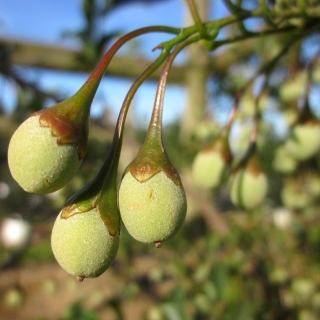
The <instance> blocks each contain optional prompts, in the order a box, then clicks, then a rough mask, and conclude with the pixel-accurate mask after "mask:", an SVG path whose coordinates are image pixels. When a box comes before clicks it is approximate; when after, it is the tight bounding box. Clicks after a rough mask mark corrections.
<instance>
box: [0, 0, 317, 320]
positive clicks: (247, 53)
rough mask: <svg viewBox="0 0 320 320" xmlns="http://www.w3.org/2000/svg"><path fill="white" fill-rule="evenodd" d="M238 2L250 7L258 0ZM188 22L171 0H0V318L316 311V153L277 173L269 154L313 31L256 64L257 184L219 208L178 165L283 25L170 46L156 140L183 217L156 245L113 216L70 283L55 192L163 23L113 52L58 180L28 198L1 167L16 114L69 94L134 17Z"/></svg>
mask: <svg viewBox="0 0 320 320" xmlns="http://www.w3.org/2000/svg"><path fill="white" fill-rule="evenodd" d="M278 2H279V3H280V2H281V3H287V4H289V5H290V6H295V2H294V1H289V0H288V1H278ZM291 2H292V3H291ZM311 2H312V1H311ZM311 2H310V3H311ZM315 2H316V1H315ZM196 3H197V5H198V8H199V13H200V14H201V16H202V17H203V20H207V21H209V20H214V19H220V18H223V17H226V16H228V15H230V12H229V11H228V8H227V7H226V6H225V4H224V1H222V0H221V1H220V0H198V1H196ZM268 3H269V5H273V4H274V2H273V1H270V2H268ZM312 3H313V2H312ZM243 5H244V7H245V8H247V9H254V8H257V7H258V6H259V3H258V1H255V0H245V1H243ZM190 24H192V20H191V18H190V16H189V13H188V8H187V5H186V3H185V1H183V0H131V1H126V0H83V1H79V0H69V1H63V0H55V1H53V0H47V1H41V0H28V1H25V0H1V2H0V319H1V320H6V319H8V320H9V319H30V320H36V319H37V320H40V319H41V320H45V319H48V320H49V319H50V320H51V319H61V320H67V319H68V320H71V319H81V320H94V319H107V320H109V319H110V320H113V319H119V320H120V319H146V320H180V319H181V320H184V319H199V320H201V319H219V320H229V319H231V320H249V319H270V320H277V319H279V320H280V319H281V320H283V319H288V320H289V319H293V320H294V319H299V320H316V319H319V318H320V276H319V272H318V271H319V267H320V255H319V252H318V251H319V245H320V225H319V219H320V212H319V204H320V202H319V199H320V176H319V154H317V155H316V156H315V157H313V158H312V159H309V160H308V161H304V162H303V163H300V164H299V165H298V166H297V167H295V168H293V169H292V166H291V164H290V163H287V162H286V161H287V160H286V159H282V158H281V159H280V160H279V159H278V158H277V161H275V157H276V154H275V153H276V150H277V147H278V146H280V145H282V143H283V141H285V139H286V138H287V136H288V133H289V129H290V124H291V123H292V121H293V120H292V117H293V113H294V112H295V111H296V110H297V108H298V107H299V101H300V100H301V97H302V96H303V93H304V84H305V81H306V71H305V69H306V65H307V64H308V63H309V62H310V60H311V59H312V58H313V57H314V55H315V53H316V52H317V51H318V50H319V34H318V32H314V33H312V34H311V35H308V36H307V37H305V38H304V39H303V40H302V41H299V42H297V43H296V44H295V45H293V46H292V47H291V48H290V50H289V52H288V53H287V55H286V56H285V57H283V58H282V59H281V60H280V62H279V63H278V65H277V67H276V69H275V70H274V72H273V73H272V74H271V76H270V81H269V83H268V85H269V89H270V90H269V91H270V94H269V95H268V97H266V98H265V99H263V100H262V102H261V106H260V105H259V108H261V114H262V124H261V126H260V131H259V137H258V154H259V156H260V159H261V160H262V164H263V168H264V170H265V171H266V173H267V175H268V180H269V192H268V196H267V199H266V200H265V201H264V203H263V204H262V205H261V206H259V207H258V208H257V209H255V210H251V211H250V212H246V211H243V210H241V209H239V208H236V207H234V206H233V205H232V204H231V202H230V200H229V197H228V192H227V186H226V185H222V186H221V187H220V188H219V189H218V190H206V189H204V188H203V187H201V186H199V185H197V183H196V182H195V180H194V178H193V176H192V171H191V166H192V162H193V159H194V157H195V155H196V154H197V152H199V151H200V150H201V149H202V148H203V147H205V146H206V145H207V144H208V142H210V141H212V140H213V139H214V138H215V137H216V136H217V134H218V133H219V131H220V130H221V128H222V127H223V126H224V125H225V123H226V121H227V118H228V114H229V112H230V110H231V108H232V105H233V102H234V98H235V96H236V93H237V90H238V89H239V88H240V87H241V84H243V83H244V82H245V81H246V79H248V78H249V77H250V76H252V75H253V74H254V72H255V71H256V70H257V69H258V68H259V66H260V65H261V64H262V63H263V62H264V61H267V60H269V59H270V57H272V56H273V55H274V54H275V52H277V51H278V50H279V48H281V44H282V42H283V39H285V37H286V35H282V36H270V37H260V38H252V39H247V40H244V41H242V42H240V43H236V44H232V45H229V46H225V47H223V48H221V49H219V50H217V51H214V52H210V53H208V52H207V51H206V50H204V48H203V47H202V46H201V45H192V46H191V47H190V48H188V49H186V50H185V51H184V52H183V53H181V54H180V55H179V56H178V57H177V59H176V62H175V63H174V65H173V67H172V70H171V72H170V75H169V84H168V87H167V91H166V98H165V106H164V132H163V139H164V144H165V147H166V149H167V152H168V154H169V156H170V159H171V160H172V162H173V164H174V165H175V166H176V167H177V168H178V171H179V172H180V174H181V179H182V181H183V185H184V187H185V190H186V194H187V200H188V213H187V218H186V221H185V223H184V225H183V227H182V229H181V231H180V232H179V233H178V234H177V235H176V236H175V237H174V238H172V239H170V240H168V241H166V242H165V243H163V246H162V248H161V249H156V248H155V247H154V246H153V245H145V244H141V243H138V242H136V241H135V240H133V239H132V238H131V237H130V236H129V235H128V234H127V232H126V230H125V229H124V228H122V233H121V242H120V249H119V253H118V255H117V257H116V260H115V262H114V263H113V265H112V266H111V267H110V269H108V270H107V271H106V272H105V273H104V274H103V275H102V276H100V277H99V278H97V279H86V280H85V281H84V282H83V283H78V282H77V280H76V279H75V278H73V277H72V276H69V275H68V274H67V273H66V272H65V271H64V270H62V269H61V268H60V266H59V265H58V263H57V262H56V261H55V259H54V257H53V254H52V251H51V247H50V235H51V229H52V226H53V223H54V220H55V218H56V216H57V215H58V213H59V211H60V210H61V208H62V206H63V205H64V203H65V201H66V200H67V199H68V198H69V197H70V196H71V195H73V194H74V193H75V192H76V191H77V190H79V189H80V188H81V187H83V186H84V185H85V184H86V183H87V182H88V181H89V180H90V179H92V178H93V177H94V176H95V175H96V173H97V172H98V171H99V168H100V166H101V165H102V163H103V159H104V157H105V156H106V155H107V152H108V148H109V146H110V143H111V139H112V136H113V130H114V126H115V121H116V119H117V114H118V112H119V110H120V107H121V104H122V101H123V99H124V97H125V95H126V92H127V91H128V89H129V88H130V86H131V84H132V83H133V80H134V79H135V78H136V77H138V76H139V74H140V73H141V72H142V71H143V70H144V69H145V68H146V67H147V66H148V65H149V64H150V63H151V62H152V60H153V59H155V58H156V57H157V55H158V52H157V51H156V52H152V49H153V48H154V47H156V46H157V45H158V44H159V43H161V42H162V41H165V40H168V39H170V38H171V37H170V36H168V35H164V34H158V33H157V34H152V35H147V36H142V37H139V38H137V39H135V40H133V41H131V42H129V43H128V44H126V45H125V46H124V47H123V48H122V49H121V50H120V51H119V53H118V54H117V55H116V57H115V58H114V59H113V62H112V63H111V64H110V67H109V68H108V70H107V72H106V76H105V77H104V79H103V80H102V82H101V85H100V87H99V89H98V92H97V95H96V97H95V100H94V102H93V105H92V112H91V120H90V135H89V146H88V152H87V155H86V158H85V159H84V161H83V164H82V166H81V168H80V170H79V173H78V174H77V176H76V177H75V178H74V179H73V180H72V181H71V182H70V183H69V184H68V185H67V186H65V187H64V188H63V189H61V190H59V191H57V192H55V193H52V194H49V195H45V196H43V195H35V194H28V193H26V192H24V191H23V190H22V189H21V188H20V186H19V185H18V184H17V183H16V182H15V181H14V180H13V178H12V177H11V175H10V172H9V169H8V164H7V149H8V144H9V140H10V137H11V136H12V134H13V132H14V131H15V130H16V128H17V127H18V126H19V124H20V123H21V122H22V121H23V120H24V119H26V118H27V117H28V116H29V115H30V114H31V113H32V112H34V111H37V110H39V109H41V108H43V107H49V106H51V105H53V104H55V103H56V102H57V101H61V100H62V99H64V98H67V97H69V96H70V95H72V94H73V93H75V92H76V91H77V90H78V89H79V88H80V86H81V85H82V84H83V83H84V82H85V80H86V79H87V77H88V75H89V73H90V72H91V71H92V70H93V69H94V67H95V65H96V64H97V63H98V61H99V60H100V58H101V57H102V56H103V54H104V53H105V52H106V50H107V49H108V48H109V47H110V46H111V45H112V44H113V43H114V42H115V40H116V39H117V38H119V36H121V35H123V34H125V33H126V32H129V31H132V30H134V29H137V28H140V27H144V26H148V25H168V26H173V27H185V26H187V25H190ZM245 27H246V28H248V30H255V31H256V30H262V29H263V28H264V27H265V21H264V20H262V19H257V18H256V19H250V20H249V21H248V22H246V24H245ZM237 28H238V26H236V25H231V26H230V27H228V28H226V29H223V30H222V31H221V33H220V34H219V37H221V38H226V37H228V36H232V35H234V34H236V33H237V32H238V29H237ZM159 74H160V72H156V73H155V74H154V75H153V76H152V77H151V78H150V79H149V80H148V81H147V82H146V83H145V84H143V85H142V86H141V88H140V89H139V90H138V92H137V94H136V96H135V98H134V100H133V102H132V106H131V109H130V112H129V115H128V118H127V122H126V129H125V137H124V145H123V151H122V154H121V160H120V165H119V179H120V177H121V174H122V172H123V171H124V169H125V168H126V166H127V165H128V164H129V162H130V161H131V160H132V159H133V158H134V156H135V155H136V153H137V151H138V149H139V146H140V145H141V144H142V143H143V141H144V137H145V133H146V130H147V126H148V122H149V118H150V116H151V112H152V106H153V102H154V96H155V92H156V86H157V79H158V77H159ZM313 74H314V76H313V79H314V81H313V83H312V87H311V91H310V107H311V110H312V111H313V113H314V114H315V115H316V116H318V115H319V112H320V108H319V98H320V90H319V81H320V69H319V67H318V65H316V66H315V68H314V72H313ZM253 98H254V93H253V92H251V91H250V92H247V93H246V95H245V96H244V98H243V99H242V101H241V104H240V110H239V115H238V117H237V118H236V120H235V122H234V124H233V128H232V132H231V141H230V143H231V147H232V151H233V153H234V154H235V155H241V154H243V151H244V150H245V149H246V147H247V146H248V141H249V135H250V129H251V127H252V118H253V114H254V104H253ZM279 163H280V164H279Z"/></svg>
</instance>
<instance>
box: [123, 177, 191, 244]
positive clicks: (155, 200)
mask: <svg viewBox="0 0 320 320" xmlns="http://www.w3.org/2000/svg"><path fill="white" fill-rule="evenodd" d="M119 209H120V214H121V218H122V221H123V223H124V225H125V227H126V228H127V230H128V232H129V233H130V234H131V236H132V237H133V238H135V239H136V240H138V241H141V242H144V243H153V242H155V243H157V242H161V241H163V240H166V239H168V238H170V237H171V236H173V235H174V234H175V233H176V232H177V231H178V230H179V229H180V227H181V225H182V223H183V221H184V219H185V216H186V211H187V201H186V196H185V192H184V190H183V187H182V186H181V185H177V184H175V183H174V182H173V181H172V180H171V179H170V178H168V177H167V175H166V174H165V173H164V172H163V171H160V172H159V173H157V174H156V175H154V176H152V177H151V178H150V179H148V180H147V181H145V182H139V181H138V180H136V179H135V178H134V177H133V176H132V175H131V173H130V171H129V172H127V174H126V175H125V176H124V177H123V179H122V182H121V185H120V190H119Z"/></svg>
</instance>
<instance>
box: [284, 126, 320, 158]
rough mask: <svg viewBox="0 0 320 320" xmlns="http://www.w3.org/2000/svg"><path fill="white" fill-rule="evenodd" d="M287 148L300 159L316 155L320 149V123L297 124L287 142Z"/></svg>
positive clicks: (294, 156)
mask: <svg viewBox="0 0 320 320" xmlns="http://www.w3.org/2000/svg"><path fill="white" fill-rule="evenodd" d="M285 150H286V152H287V153H288V154H289V155H290V156H292V157H293V158H294V159H296V160H298V161H303V160H306V159H309V158H311V157H312V156H314V155H315V154H316V153H317V152H318V151H319V150H320V125H319V124H313V125H308V124H299V125H296V126H295V127H294V128H293V131H292V133H291V135H290V137H289V139H288V140H287V141H286V143H285Z"/></svg>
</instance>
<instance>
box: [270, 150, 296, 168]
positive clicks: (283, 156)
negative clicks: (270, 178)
mask: <svg viewBox="0 0 320 320" xmlns="http://www.w3.org/2000/svg"><path fill="white" fill-rule="evenodd" d="M272 165H273V168H274V170H276V171H278V172H281V173H284V174H289V173H292V172H294V171H295V170H296V169H297V165H298V163H297V161H296V160H295V159H293V158H292V157H291V156H290V155H289V154H288V153H287V152H286V150H285V148H284V147H283V146H279V147H278V148H277V149H276V151H275V155H274V159H273V163H272Z"/></svg>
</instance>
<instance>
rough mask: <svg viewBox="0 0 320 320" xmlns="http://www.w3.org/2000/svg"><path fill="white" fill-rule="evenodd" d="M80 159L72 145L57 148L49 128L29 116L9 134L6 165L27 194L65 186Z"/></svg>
mask: <svg viewBox="0 0 320 320" xmlns="http://www.w3.org/2000/svg"><path fill="white" fill-rule="evenodd" d="M81 162H82V161H81V160H80V159H79V155H78V151H77V147H76V145H75V144H67V145H58V143H57V138H56V137H53V136H52V134H51V129H50V128H45V127H41V126H40V122H39V116H31V117H30V118H28V119H27V120H26V121H24V122H23V123H22V124H21V125H20V127H19V128H18V129H17V130H16V131H15V133H14V134H13V136H12V138H11V140H10V144H9V150H8V163H9V168H10V171H11V174H12V176H13V178H14V179H15V180H16V181H17V182H18V183H19V185H20V186H21V187H22V188H23V189H24V190H25V191H27V192H31V193H39V194H46V193H51V192H54V191H56V190H58V189H60V188H62V187H63V186H65V185H66V184H67V183H68V182H69V181H70V180H71V179H72V178H73V176H74V175H75V174H76V173H77V171H78V169H79V167H80V165H81Z"/></svg>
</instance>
